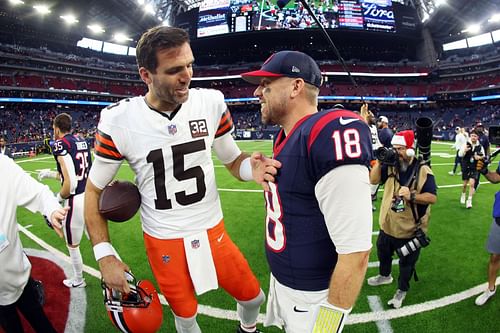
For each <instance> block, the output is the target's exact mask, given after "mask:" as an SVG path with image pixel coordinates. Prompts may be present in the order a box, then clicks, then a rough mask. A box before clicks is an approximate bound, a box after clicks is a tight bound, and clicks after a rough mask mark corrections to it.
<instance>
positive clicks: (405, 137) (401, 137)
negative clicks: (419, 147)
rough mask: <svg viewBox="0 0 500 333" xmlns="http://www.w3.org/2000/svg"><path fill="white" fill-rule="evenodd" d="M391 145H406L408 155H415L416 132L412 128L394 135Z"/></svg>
mask: <svg viewBox="0 0 500 333" xmlns="http://www.w3.org/2000/svg"><path fill="white" fill-rule="evenodd" d="M391 145H393V146H394V145H400V146H405V147H406V156H408V157H413V156H415V150H414V149H413V148H414V147H415V133H413V131H412V130H406V131H401V132H398V133H396V134H394V136H393V137H392V140H391Z"/></svg>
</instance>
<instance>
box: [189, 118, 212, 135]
mask: <svg viewBox="0 0 500 333" xmlns="http://www.w3.org/2000/svg"><path fill="white" fill-rule="evenodd" d="M189 129H190V130H191V137H193V138H199V137H202V136H208V127H207V121H206V120H205V119H199V120H191V121H189Z"/></svg>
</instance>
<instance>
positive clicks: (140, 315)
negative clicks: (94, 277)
mask: <svg viewBox="0 0 500 333" xmlns="http://www.w3.org/2000/svg"><path fill="white" fill-rule="evenodd" d="M126 274H127V280H128V281H129V287H130V290H131V292H130V293H129V294H122V293H121V292H118V291H116V290H114V289H110V288H108V287H107V286H106V285H105V284H104V282H102V283H101V286H102V288H103V289H104V305H105V306H106V310H107V312H108V316H109V318H110V319H111V322H112V323H113V325H114V326H115V327H116V328H118V329H119V330H120V331H121V332H126V333H154V332H157V331H159V329H160V327H161V324H162V322H163V308H162V306H161V304H160V299H159V297H158V292H157V291H156V289H155V287H154V286H153V284H152V283H151V281H148V280H140V281H138V282H136V279H135V277H134V276H133V275H132V274H131V273H126Z"/></svg>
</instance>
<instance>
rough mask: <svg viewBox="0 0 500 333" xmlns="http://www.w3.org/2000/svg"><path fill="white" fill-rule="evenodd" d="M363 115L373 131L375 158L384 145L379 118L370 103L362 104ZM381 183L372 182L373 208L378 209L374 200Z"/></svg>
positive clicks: (361, 112)
mask: <svg viewBox="0 0 500 333" xmlns="http://www.w3.org/2000/svg"><path fill="white" fill-rule="evenodd" d="M360 114H361V117H363V119H364V120H365V122H366V123H367V124H368V127H370V133H371V138H372V150H373V156H374V158H375V156H377V155H376V151H377V149H379V148H380V147H382V144H381V143H380V139H379V137H378V130H377V119H376V118H375V116H374V115H373V112H371V111H370V110H369V109H368V104H366V103H364V104H363V105H362V106H361V110H360ZM379 186H380V185H379V184H372V185H371V190H370V192H371V196H372V210H376V208H375V204H374V202H375V201H376V200H377V192H378V188H379Z"/></svg>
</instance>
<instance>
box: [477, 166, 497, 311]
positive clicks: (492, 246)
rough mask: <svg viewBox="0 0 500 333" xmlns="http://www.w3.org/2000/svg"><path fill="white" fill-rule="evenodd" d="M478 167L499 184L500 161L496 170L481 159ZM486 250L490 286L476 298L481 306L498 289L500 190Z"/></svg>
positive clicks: (495, 202)
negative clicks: (491, 168)
mask: <svg viewBox="0 0 500 333" xmlns="http://www.w3.org/2000/svg"><path fill="white" fill-rule="evenodd" d="M478 169H479V170H480V173H481V174H483V175H484V176H485V177H486V179H488V180H489V181H490V182H492V183H493V184H498V183H499V182H500V162H499V163H498V166H497V169H496V171H488V168H487V165H486V164H485V165H483V161H482V160H480V161H478ZM486 250H487V251H488V252H489V253H490V260H489V263H488V287H487V288H486V290H485V291H484V292H483V293H482V294H481V295H479V296H478V297H477V298H476V301H475V303H476V305H479V306H481V305H483V304H484V303H486V302H487V301H488V300H489V299H490V298H491V297H493V295H495V293H496V291H497V290H496V286H495V282H496V279H497V274H498V270H499V269H500V191H498V192H497V193H496V194H495V201H494V204H493V222H492V223H491V228H490V233H489V235H488V241H487V243H486Z"/></svg>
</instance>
